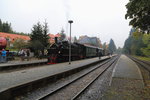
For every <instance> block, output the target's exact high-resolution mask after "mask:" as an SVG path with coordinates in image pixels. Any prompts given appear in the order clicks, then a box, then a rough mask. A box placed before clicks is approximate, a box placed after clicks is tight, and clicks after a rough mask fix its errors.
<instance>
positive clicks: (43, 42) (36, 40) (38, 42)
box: [30, 22, 49, 55]
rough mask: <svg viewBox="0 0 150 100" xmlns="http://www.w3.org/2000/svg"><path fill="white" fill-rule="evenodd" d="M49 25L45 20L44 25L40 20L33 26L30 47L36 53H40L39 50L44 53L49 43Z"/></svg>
mask: <svg viewBox="0 0 150 100" xmlns="http://www.w3.org/2000/svg"><path fill="white" fill-rule="evenodd" d="M47 33H48V25H47V23H46V22H45V23H44V25H43V26H42V25H41V24H40V22H38V23H37V24H36V25H34V26H33V29H32V32H31V35H30V38H31V40H30V47H31V48H32V50H33V51H34V52H35V55H38V51H39V50H40V51H42V53H44V49H45V48H47V46H48V45H49V42H48V39H49V37H48V34H47Z"/></svg>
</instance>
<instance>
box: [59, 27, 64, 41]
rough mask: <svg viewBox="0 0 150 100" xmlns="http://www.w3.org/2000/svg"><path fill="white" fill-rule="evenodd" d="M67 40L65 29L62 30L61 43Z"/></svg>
mask: <svg viewBox="0 0 150 100" xmlns="http://www.w3.org/2000/svg"><path fill="white" fill-rule="evenodd" d="M65 39H66V34H65V31H64V29H62V30H61V32H60V38H59V41H63V40H65Z"/></svg>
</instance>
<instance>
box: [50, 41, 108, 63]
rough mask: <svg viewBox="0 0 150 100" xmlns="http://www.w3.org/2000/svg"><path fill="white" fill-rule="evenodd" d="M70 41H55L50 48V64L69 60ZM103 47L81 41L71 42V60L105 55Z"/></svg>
mask: <svg viewBox="0 0 150 100" xmlns="http://www.w3.org/2000/svg"><path fill="white" fill-rule="evenodd" d="M69 45H70V44H69V42H68V41H62V42H55V43H54V44H52V45H51V46H50V48H49V49H48V64H55V63H60V62H67V61H69ZM104 55H105V51H104V50H103V49H102V48H99V47H94V46H89V45H85V44H80V43H71V61H74V60H80V59H85V58H92V57H97V56H104Z"/></svg>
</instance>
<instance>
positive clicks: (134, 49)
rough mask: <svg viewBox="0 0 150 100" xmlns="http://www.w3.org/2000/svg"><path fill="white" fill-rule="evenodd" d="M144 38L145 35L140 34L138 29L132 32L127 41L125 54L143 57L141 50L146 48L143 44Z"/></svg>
mask: <svg viewBox="0 0 150 100" xmlns="http://www.w3.org/2000/svg"><path fill="white" fill-rule="evenodd" d="M142 38H143V34H142V33H141V32H139V30H138V29H135V31H132V32H131V33H130V35H129V37H128V39H127V40H126V41H125V44H124V53H126V54H130V55H138V56H143V52H142V50H141V48H144V47H145V46H146V45H145V44H144V43H143V41H142Z"/></svg>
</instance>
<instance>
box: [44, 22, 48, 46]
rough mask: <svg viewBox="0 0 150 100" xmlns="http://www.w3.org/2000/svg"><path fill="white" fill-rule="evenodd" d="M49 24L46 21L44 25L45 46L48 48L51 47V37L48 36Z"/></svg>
mask: <svg viewBox="0 0 150 100" xmlns="http://www.w3.org/2000/svg"><path fill="white" fill-rule="evenodd" d="M48 31H49V30H48V23H47V22H46V21H45V22H44V25H43V45H44V47H48V45H49V36H48Z"/></svg>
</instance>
